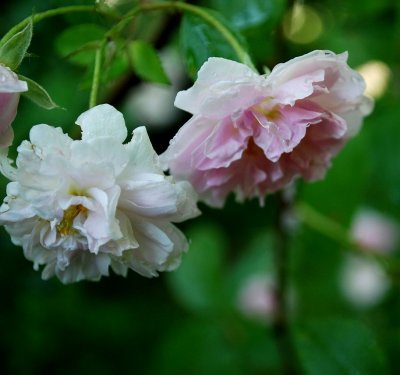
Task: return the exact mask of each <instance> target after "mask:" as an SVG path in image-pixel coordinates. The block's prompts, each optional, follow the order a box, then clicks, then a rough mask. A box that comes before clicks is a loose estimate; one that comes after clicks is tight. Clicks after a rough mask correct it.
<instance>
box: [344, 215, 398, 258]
mask: <svg viewBox="0 0 400 375" xmlns="http://www.w3.org/2000/svg"><path fill="white" fill-rule="evenodd" d="M399 229H400V228H399V224H398V223H396V222H394V221H393V220H391V219H390V218H389V217H387V216H385V215H383V214H381V213H379V212H377V211H373V210H370V209H362V210H360V211H358V212H357V214H356V215H355V217H354V220H353V223H352V227H351V237H352V239H353V240H354V241H355V242H356V243H357V244H358V245H359V246H361V247H362V248H364V249H365V250H371V251H382V252H391V251H393V250H394V249H395V248H396V246H397V245H398V242H399Z"/></svg>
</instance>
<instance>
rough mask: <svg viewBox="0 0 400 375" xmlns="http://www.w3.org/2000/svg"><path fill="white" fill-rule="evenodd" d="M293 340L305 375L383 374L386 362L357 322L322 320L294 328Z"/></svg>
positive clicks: (368, 333)
mask: <svg viewBox="0 0 400 375" xmlns="http://www.w3.org/2000/svg"><path fill="white" fill-rule="evenodd" d="M295 341H296V346H297V351H298V354H299V359H300V362H301V363H302V365H303V368H304V370H305V375H321V374H324V375H358V374H359V375H376V374H379V375H385V374H388V368H387V363H386V361H385V358H384V356H383V353H382V351H381V350H380V349H379V348H378V346H377V343H376V341H375V339H374V337H373V335H372V333H371V332H370V330H369V329H368V328H367V327H366V326H364V325H363V324H362V323H361V322H359V321H356V320H349V319H333V318H330V319H324V320H318V321H315V320H314V321H313V322H312V323H311V322H310V323H308V324H306V325H304V326H303V327H302V328H298V329H297V331H296V332H295Z"/></svg>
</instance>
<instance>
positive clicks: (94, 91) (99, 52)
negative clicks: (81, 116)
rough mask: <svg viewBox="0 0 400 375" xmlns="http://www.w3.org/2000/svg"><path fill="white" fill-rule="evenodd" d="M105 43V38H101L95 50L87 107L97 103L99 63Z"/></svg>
mask: <svg viewBox="0 0 400 375" xmlns="http://www.w3.org/2000/svg"><path fill="white" fill-rule="evenodd" d="M105 44H106V40H103V42H102V43H101V45H100V47H99V48H98V49H97V51H96V56H95V59H94V72H93V80H92V88H91V90H90V99H89V108H92V107H94V106H95V105H96V104H97V96H98V93H99V86H100V75H101V63H102V60H103V51H104V47H105Z"/></svg>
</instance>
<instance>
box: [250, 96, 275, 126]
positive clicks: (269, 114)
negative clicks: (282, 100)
mask: <svg viewBox="0 0 400 375" xmlns="http://www.w3.org/2000/svg"><path fill="white" fill-rule="evenodd" d="M271 99H272V98H270V97H268V98H266V99H264V100H263V101H262V102H260V103H258V104H256V105H255V106H253V110H254V111H256V112H258V113H260V114H262V115H263V116H264V117H265V118H266V119H268V120H269V121H273V120H276V119H278V118H279V117H280V115H281V114H280V112H279V105H278V104H275V105H273V106H271V105H268V103H269V102H270V101H271Z"/></svg>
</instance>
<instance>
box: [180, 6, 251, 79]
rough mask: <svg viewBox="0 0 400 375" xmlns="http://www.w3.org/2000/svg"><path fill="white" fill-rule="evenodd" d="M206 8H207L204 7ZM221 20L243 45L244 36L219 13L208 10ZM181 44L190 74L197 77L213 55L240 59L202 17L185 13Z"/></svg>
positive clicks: (181, 30) (181, 29)
mask: <svg viewBox="0 0 400 375" xmlns="http://www.w3.org/2000/svg"><path fill="white" fill-rule="evenodd" d="M203 10H205V9H203ZM207 12H209V13H210V14H212V16H213V17H214V18H216V19H217V20H218V21H220V22H221V23H222V24H223V25H224V26H225V27H226V28H227V29H228V30H229V31H230V32H231V33H232V34H233V35H234V36H235V38H236V39H238V40H239V42H240V43H241V44H242V45H245V41H244V40H243V37H242V36H241V35H240V34H239V33H238V32H237V31H235V30H234V29H233V28H232V26H231V25H230V24H229V22H228V21H226V20H225V19H224V18H223V17H221V16H220V15H219V14H218V13H216V12H213V11H210V10H207ZM180 45H181V49H182V52H183V56H184V57H185V62H186V67H187V70H188V73H189V75H190V76H191V77H192V78H193V79H195V78H196V75H197V72H198V70H199V69H200V67H201V66H202V65H203V63H204V62H205V61H206V60H207V59H208V58H209V57H212V56H215V57H224V58H226V59H230V60H235V61H238V55H237V53H236V52H235V51H234V50H233V48H232V47H231V46H230V45H229V44H228V43H227V41H226V39H225V38H224V37H223V36H222V35H221V34H220V33H219V32H218V31H217V30H216V29H215V28H213V27H212V26H211V25H210V24H209V23H207V22H206V21H204V20H203V19H202V18H200V17H198V16H195V15H192V14H185V15H184V16H183V20H182V23H181V28H180Z"/></svg>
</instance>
